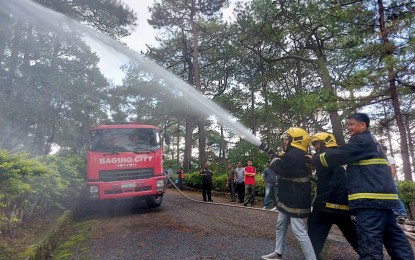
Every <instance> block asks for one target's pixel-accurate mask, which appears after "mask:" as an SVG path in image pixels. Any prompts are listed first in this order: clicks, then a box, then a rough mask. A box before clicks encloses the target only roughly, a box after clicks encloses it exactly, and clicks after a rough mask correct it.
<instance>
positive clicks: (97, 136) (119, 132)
mask: <svg viewBox="0 0 415 260" xmlns="http://www.w3.org/2000/svg"><path fill="white" fill-rule="evenodd" d="M89 149H90V151H94V152H108V153H118V152H139V151H149V150H150V151H154V150H157V149H160V136H159V133H158V130H156V129H147V128H135V129H134V128H118V129H94V130H91V131H90V145H89Z"/></svg>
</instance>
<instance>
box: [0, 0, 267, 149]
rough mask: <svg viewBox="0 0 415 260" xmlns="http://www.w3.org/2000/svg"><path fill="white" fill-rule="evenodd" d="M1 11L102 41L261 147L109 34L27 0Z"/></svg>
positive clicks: (188, 89) (221, 111)
mask: <svg viewBox="0 0 415 260" xmlns="http://www.w3.org/2000/svg"><path fill="white" fill-rule="evenodd" d="M0 14H3V15H14V16H16V17H18V18H19V19H20V20H22V21H24V22H26V23H30V24H34V25H36V26H39V27H41V28H43V29H47V30H50V31H52V32H55V33H62V32H63V31H68V30H69V31H70V32H77V33H79V34H81V35H83V36H84V37H85V38H87V39H92V40H94V41H96V42H99V43H101V44H102V45H103V46H105V47H107V50H109V51H110V52H116V53H118V54H121V55H123V56H125V57H128V58H130V59H131V60H132V61H133V62H134V63H135V64H137V66H138V67H139V68H140V69H142V70H143V71H147V72H150V73H151V74H152V75H153V76H154V77H155V78H156V79H158V80H159V82H163V83H164V84H163V85H164V86H165V87H166V88H168V89H169V90H170V91H171V93H172V95H174V94H176V95H177V93H178V92H181V93H182V94H183V95H186V96H187V97H188V98H187V99H185V100H187V102H186V104H188V105H189V108H190V109H189V111H194V112H196V113H198V114H199V115H203V116H206V117H210V116H212V115H214V116H215V117H216V119H217V120H218V123H219V124H220V125H222V126H226V127H227V128H229V129H230V130H232V131H233V132H234V133H235V134H238V135H240V136H241V137H242V138H244V139H245V140H246V141H248V142H250V143H251V144H253V145H255V146H258V147H260V149H261V147H263V145H262V144H261V141H260V140H259V139H258V138H257V137H256V136H255V135H253V134H252V133H251V132H250V131H249V129H248V128H247V127H245V126H244V125H243V124H242V123H240V122H239V121H237V120H236V119H235V118H233V117H232V116H231V115H230V114H229V113H228V111H226V110H225V109H223V108H222V107H220V106H219V105H217V104H216V103H215V102H213V101H212V100H210V99H208V98H207V97H205V96H204V95H202V94H201V93H200V92H199V91H198V90H197V89H195V88H194V87H193V86H190V85H189V84H188V83H186V82H185V81H183V80H182V79H180V78H179V77H177V76H176V75H174V74H173V73H171V72H170V71H168V70H166V69H164V68H162V67H161V66H159V65H157V64H156V63H155V62H154V61H152V60H150V59H149V58H148V57H146V56H144V55H142V54H139V53H138V52H136V51H134V50H132V49H130V48H128V47H127V46H125V45H123V44H122V43H120V42H118V41H116V40H114V39H112V38H111V37H109V36H107V35H105V34H103V33H101V32H98V31H96V30H94V29H92V28H89V27H87V26H85V25H83V24H81V23H79V22H77V21H76V20H74V19H72V18H70V17H68V16H66V15H64V14H61V13H58V12H56V11H53V10H51V9H48V8H46V7H44V6H42V5H40V4H37V3H35V2H33V1H30V0H13V1H6V3H3V5H2V8H1V9H0Z"/></svg>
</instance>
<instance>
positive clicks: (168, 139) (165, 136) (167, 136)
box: [164, 134, 170, 145]
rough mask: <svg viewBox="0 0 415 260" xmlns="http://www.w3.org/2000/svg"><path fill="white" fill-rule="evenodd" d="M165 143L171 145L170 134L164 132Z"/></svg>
mask: <svg viewBox="0 0 415 260" xmlns="http://www.w3.org/2000/svg"><path fill="white" fill-rule="evenodd" d="M164 143H165V144H167V145H170V135H169V134H164Z"/></svg>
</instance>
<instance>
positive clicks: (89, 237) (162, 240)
mask: <svg viewBox="0 0 415 260" xmlns="http://www.w3.org/2000/svg"><path fill="white" fill-rule="evenodd" d="M186 195H188V196H189V197H191V198H194V199H198V200H199V199H201V195H200V194H198V193H189V192H187V193H186ZM216 203H220V204H228V205H231V206H225V205H217V204H216ZM240 205H241V204H231V203H230V202H229V200H228V199H227V198H221V197H214V203H203V202H202V203H198V202H194V201H191V200H189V199H187V198H185V197H183V196H182V195H181V194H180V193H179V192H178V191H175V190H168V191H167V193H166V194H165V197H164V201H163V203H162V205H161V207H160V208H156V209H146V208H145V207H144V205H135V206H134V207H133V206H132V204H131V202H123V203H121V202H118V203H110V204H109V203H107V204H105V205H101V208H100V209H99V210H98V211H97V212H96V213H94V214H90V215H86V216H85V215H84V216H81V217H80V218H77V219H76V221H75V222H74V223H73V225H71V226H70V227H68V228H67V232H66V236H65V239H64V240H63V241H62V243H61V246H60V247H59V248H58V249H57V250H55V251H54V252H52V254H51V257H50V259H163V260H164V259H261V255H264V254H268V253H270V252H272V251H273V250H274V246H275V225H276V221H277V213H275V212H271V211H263V210H261V209H260V208H261V205H258V206H257V207H256V208H255V209H252V208H246V207H243V206H240ZM325 249H326V250H325V254H326V257H327V259H357V258H358V256H357V255H356V253H355V252H354V251H353V249H352V248H351V247H350V246H349V244H348V243H347V242H346V241H345V240H344V238H343V237H342V236H341V235H340V233H339V232H338V230H337V229H332V232H331V234H330V236H329V239H328V242H327V243H326V248H325ZM284 259H286V260H289V259H296V260H298V259H304V257H303V255H302V252H301V249H300V247H299V244H298V242H297V241H296V240H295V238H294V237H293V235H292V233H290V232H289V234H288V241H287V248H286V252H285V254H284Z"/></svg>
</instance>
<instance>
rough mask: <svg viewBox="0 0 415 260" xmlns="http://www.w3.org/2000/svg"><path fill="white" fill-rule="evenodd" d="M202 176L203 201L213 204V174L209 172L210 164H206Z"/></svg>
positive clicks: (201, 172)
mask: <svg viewBox="0 0 415 260" xmlns="http://www.w3.org/2000/svg"><path fill="white" fill-rule="evenodd" d="M200 175H201V176H202V193H203V201H210V202H212V172H211V171H210V170H209V163H205V164H204V166H203V169H202V170H201V171H200Z"/></svg>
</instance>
